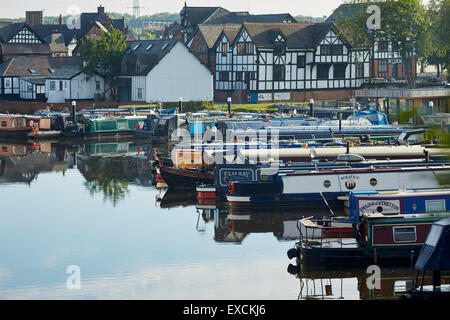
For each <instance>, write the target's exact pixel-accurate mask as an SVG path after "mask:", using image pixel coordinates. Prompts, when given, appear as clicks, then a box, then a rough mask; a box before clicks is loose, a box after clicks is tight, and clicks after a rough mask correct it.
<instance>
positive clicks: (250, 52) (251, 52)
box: [245, 42, 253, 54]
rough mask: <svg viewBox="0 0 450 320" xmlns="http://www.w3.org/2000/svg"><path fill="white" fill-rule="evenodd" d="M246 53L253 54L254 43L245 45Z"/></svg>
mask: <svg viewBox="0 0 450 320" xmlns="http://www.w3.org/2000/svg"><path fill="white" fill-rule="evenodd" d="M245 53H246V54H253V43H250V42H246V43H245Z"/></svg>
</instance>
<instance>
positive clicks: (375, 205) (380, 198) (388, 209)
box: [348, 187, 450, 222]
mask: <svg viewBox="0 0 450 320" xmlns="http://www.w3.org/2000/svg"><path fill="white" fill-rule="evenodd" d="M348 202H349V219H350V220H352V221H354V222H358V220H359V217H361V216H363V215H364V214H365V213H374V212H379V213H383V214H413V213H424V212H436V211H450V188H446V187H443V188H433V189H422V188H420V189H407V190H396V191H354V192H350V195H349V200H348Z"/></svg>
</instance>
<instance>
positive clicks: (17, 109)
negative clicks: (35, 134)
mask: <svg viewBox="0 0 450 320" xmlns="http://www.w3.org/2000/svg"><path fill="white" fill-rule="evenodd" d="M139 104H145V102H117V101H101V102H99V101H96V102H95V103H94V102H93V101H77V110H81V109H84V108H92V107H95V108H117V107H119V106H124V105H139ZM46 108H50V109H51V110H53V111H64V110H68V111H70V110H71V108H72V102H64V103H47V102H22V101H20V102H17V101H14V102H13V101H0V113H27V114H30V113H34V112H35V111H38V110H42V109H46Z"/></svg>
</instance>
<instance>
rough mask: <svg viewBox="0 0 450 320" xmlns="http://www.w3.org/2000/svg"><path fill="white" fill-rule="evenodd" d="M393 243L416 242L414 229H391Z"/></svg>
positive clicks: (412, 227) (413, 227)
mask: <svg viewBox="0 0 450 320" xmlns="http://www.w3.org/2000/svg"><path fill="white" fill-rule="evenodd" d="M393 232H394V242H396V243H402V242H416V227H415V226H411V227H393Z"/></svg>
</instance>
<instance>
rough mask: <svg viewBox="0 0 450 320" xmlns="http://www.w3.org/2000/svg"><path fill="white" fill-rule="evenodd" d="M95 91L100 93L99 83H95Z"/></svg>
mask: <svg viewBox="0 0 450 320" xmlns="http://www.w3.org/2000/svg"><path fill="white" fill-rule="evenodd" d="M95 90H97V91H100V81H98V80H96V81H95Z"/></svg>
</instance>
